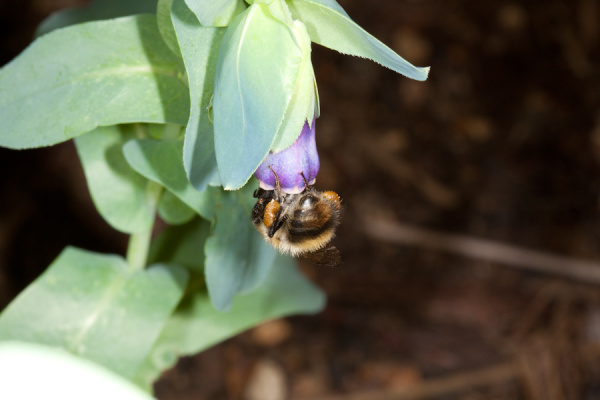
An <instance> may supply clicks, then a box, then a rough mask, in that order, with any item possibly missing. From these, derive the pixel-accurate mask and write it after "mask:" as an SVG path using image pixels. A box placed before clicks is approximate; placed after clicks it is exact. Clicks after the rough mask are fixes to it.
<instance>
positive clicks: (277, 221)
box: [269, 207, 288, 238]
mask: <svg viewBox="0 0 600 400" xmlns="http://www.w3.org/2000/svg"><path fill="white" fill-rule="evenodd" d="M282 210H283V207H282V208H280V209H279V211H277V215H276V216H275V223H274V224H273V225H271V227H270V228H269V237H270V238H272V237H273V236H274V235H275V232H277V231H278V230H279V228H281V227H282V226H283V224H284V222H285V221H287V219H288V216H287V215H284V216H283V217H281V211H282Z"/></svg>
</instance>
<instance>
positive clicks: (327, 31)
mask: <svg viewBox="0 0 600 400" xmlns="http://www.w3.org/2000/svg"><path fill="white" fill-rule="evenodd" d="M287 4H288V5H289V7H290V11H291V12H292V14H293V15H294V18H297V19H299V20H300V21H302V22H303V23H304V25H306V29H307V30H308V33H309V34H310V38H311V39H312V41H313V42H315V43H318V44H320V45H322V46H325V47H329V48H330V49H333V50H336V51H338V52H340V53H343V54H349V55H352V56H357V57H363V58H368V59H370V60H373V61H375V62H376V63H378V64H381V65H383V66H384V67H387V68H389V69H391V70H392V71H395V72H398V73H399V74H402V75H404V76H407V77H409V78H411V79H416V80H418V81H424V80H426V79H427V75H428V74H429V67H415V66H414V65H412V64H411V63H409V62H408V61H406V60H405V59H404V58H402V57H400V56H399V55H398V54H396V53H395V52H394V51H393V50H392V49H390V48H389V47H388V46H386V45H385V44H383V43H381V42H380V41H379V40H377V39H376V38H374V37H373V36H371V35H370V34H369V33H368V32H367V31H365V30H364V29H363V28H361V27H360V26H359V25H357V24H356V23H355V22H354V21H352V20H351V19H350V17H349V16H348V14H346V12H345V11H344V10H343V9H342V7H340V5H339V4H338V3H337V2H336V1H335V0H293V1H288V2H287Z"/></svg>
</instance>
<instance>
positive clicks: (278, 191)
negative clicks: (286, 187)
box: [269, 165, 281, 202]
mask: <svg viewBox="0 0 600 400" xmlns="http://www.w3.org/2000/svg"><path fill="white" fill-rule="evenodd" d="M269 169H270V170H271V172H273V175H275V196H276V199H275V200H276V201H278V202H279V198H280V197H281V185H280V184H279V177H278V176H277V174H276V173H275V170H274V169H273V166H272V165H269Z"/></svg>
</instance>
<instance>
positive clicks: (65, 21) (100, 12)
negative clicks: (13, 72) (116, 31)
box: [36, 0, 156, 36]
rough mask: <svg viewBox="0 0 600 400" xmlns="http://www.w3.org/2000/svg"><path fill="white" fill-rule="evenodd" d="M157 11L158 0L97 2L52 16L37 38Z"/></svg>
mask: <svg viewBox="0 0 600 400" xmlns="http://www.w3.org/2000/svg"><path fill="white" fill-rule="evenodd" d="M155 11H156V0H134V1H123V0H95V1H93V2H92V3H91V4H90V5H89V6H87V7H77V8H68V9H66V10H61V11H57V12H55V13H53V14H51V15H50V16H49V17H48V18H46V19H45V20H43V21H42V23H41V24H40V25H39V26H38V28H37V30H36V36H40V35H43V34H46V33H48V32H50V31H53V30H55V29H58V28H64V27H65V26H69V25H75V24H80V23H82V22H89V21H99V20H102V19H112V18H119V17H126V16H128V15H134V14H154V12H155Z"/></svg>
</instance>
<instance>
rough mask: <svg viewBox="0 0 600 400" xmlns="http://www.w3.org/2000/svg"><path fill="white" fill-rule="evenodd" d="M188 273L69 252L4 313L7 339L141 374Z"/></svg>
mask: <svg viewBox="0 0 600 400" xmlns="http://www.w3.org/2000/svg"><path fill="white" fill-rule="evenodd" d="M187 279H188V274H187V272H186V271H185V270H184V269H182V268H179V267H175V266H168V265H153V266H150V267H149V268H148V269H146V270H139V271H134V270H131V269H130V268H129V266H128V265H127V264H126V262H125V260H123V258H121V257H119V256H115V255H104V254H97V253H91V252H88V251H84V250H80V249H75V248H67V249H65V250H64V251H63V252H62V253H61V254H60V256H59V257H58V258H57V259H56V260H55V261H54V262H53V263H52V265H50V267H48V269H47V270H46V271H45V272H44V273H43V274H42V275H41V276H40V277H39V278H38V279H37V280H36V281H35V282H33V283H32V284H31V285H30V286H28V287H27V288H26V289H25V290H24V291H23V292H22V293H21V294H19V296H18V297H17V298H16V299H15V300H14V301H13V302H12V303H10V304H9V306H8V307H7V308H6V309H5V310H4V311H3V312H2V314H1V315H0V340H20V341H26V342H34V343H41V344H47V345H50V346H56V347H61V348H63V349H65V350H67V351H69V352H71V353H73V354H76V355H79V356H81V357H83V358H87V359H89V360H92V361H94V362H96V363H98V364H101V365H103V366H105V367H107V368H109V369H110V370H112V371H114V372H116V373H118V374H119V375H122V376H124V377H126V378H132V377H133V376H135V375H136V372H137V370H138V368H139V367H140V366H141V364H142V363H143V361H144V360H145V358H146V357H147V356H148V353H149V352H150V349H151V348H152V346H153V344H154V342H155V341H156V338H157V337H158V335H159V333H160V332H161V330H162V328H163V326H164V324H165V321H166V320H167V318H169V315H171V313H172V311H173V309H174V308H175V307H176V305H177V304H178V303H179V300H180V298H181V296H182V295H183V291H184V288H185V285H186V283H187Z"/></svg>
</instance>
